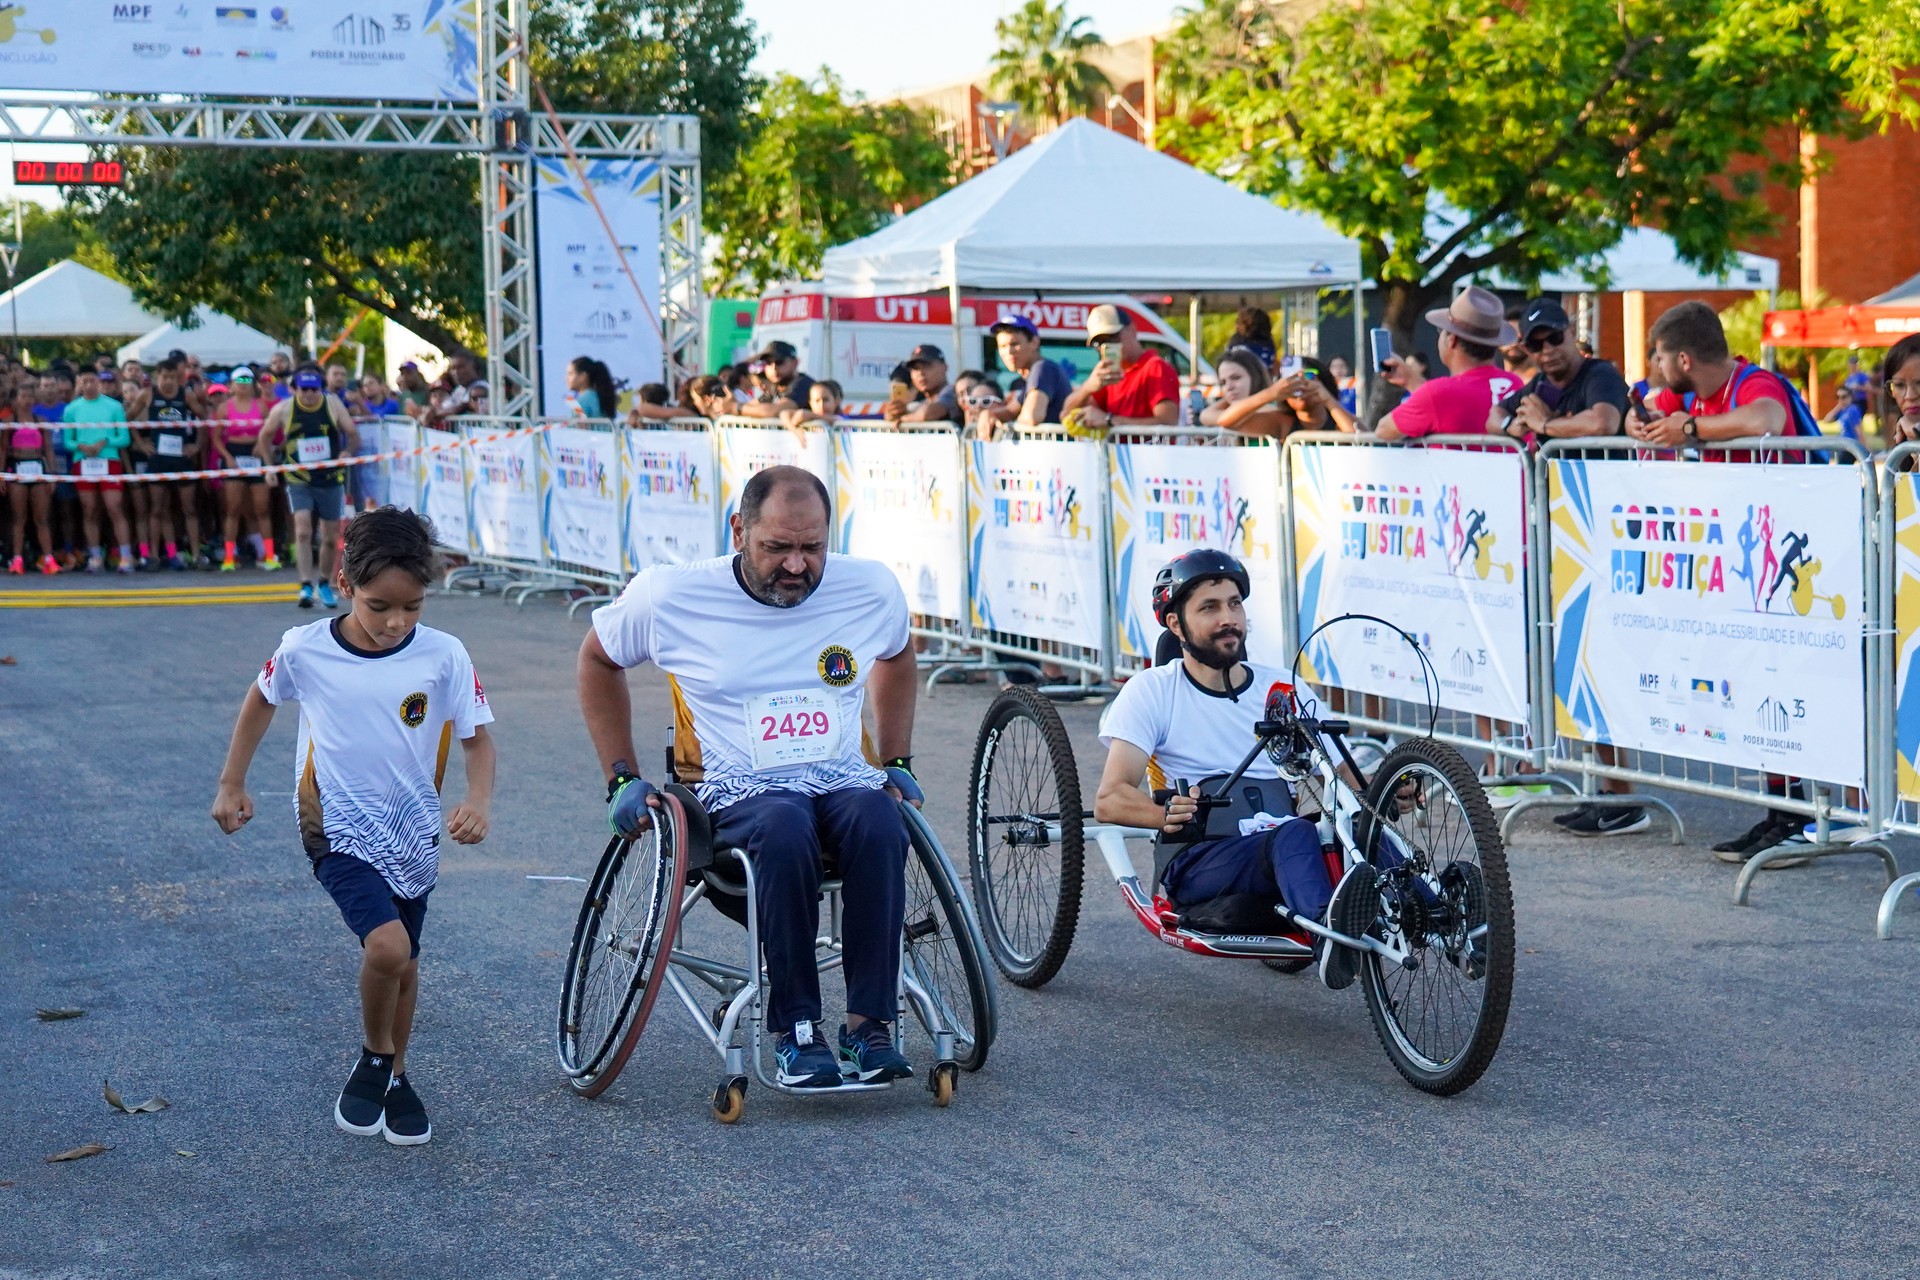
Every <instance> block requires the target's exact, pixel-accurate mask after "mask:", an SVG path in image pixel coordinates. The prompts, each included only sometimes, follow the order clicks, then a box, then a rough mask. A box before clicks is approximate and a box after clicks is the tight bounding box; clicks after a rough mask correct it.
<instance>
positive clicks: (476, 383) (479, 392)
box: [467, 378, 493, 398]
mask: <svg viewBox="0 0 1920 1280" xmlns="http://www.w3.org/2000/svg"><path fill="white" fill-rule="evenodd" d="M492 389H493V388H491V387H489V386H488V385H487V380H486V379H485V378H475V379H474V380H473V381H472V382H469V383H468V384H467V396H468V398H472V397H474V396H484V395H486V394H487V393H488V392H489V391H491V390H492Z"/></svg>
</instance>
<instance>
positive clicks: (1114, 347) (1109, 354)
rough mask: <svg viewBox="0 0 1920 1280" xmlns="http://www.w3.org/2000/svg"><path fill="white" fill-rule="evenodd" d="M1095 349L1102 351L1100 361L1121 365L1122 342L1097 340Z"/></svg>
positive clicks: (1116, 366) (1115, 366)
mask: <svg viewBox="0 0 1920 1280" xmlns="http://www.w3.org/2000/svg"><path fill="white" fill-rule="evenodd" d="M1093 349H1094V350H1095V351H1098V352H1099V353H1100V363H1101V364H1110V365H1112V366H1113V367H1114V368H1116V369H1118V368H1119V367H1120V344H1119V343H1117V342H1096V343H1094V345H1093Z"/></svg>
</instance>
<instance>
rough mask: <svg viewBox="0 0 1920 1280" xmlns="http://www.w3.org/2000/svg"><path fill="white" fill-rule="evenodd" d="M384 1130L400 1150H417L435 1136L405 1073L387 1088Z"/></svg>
mask: <svg viewBox="0 0 1920 1280" xmlns="http://www.w3.org/2000/svg"><path fill="white" fill-rule="evenodd" d="M382 1127H383V1130H384V1132H385V1133H386V1135H387V1141H388V1142H391V1143H392V1144H393V1145H394V1146H396V1147H417V1146H419V1145H420V1144H421V1143H423V1142H425V1141H426V1140H427V1139H428V1138H431V1137H432V1136H433V1126H432V1125H431V1124H429V1123H428V1122H427V1108H426V1106H425V1105H424V1104H422V1103H421V1101H420V1095H419V1094H417V1093H415V1092H414V1091H413V1084H412V1082H411V1081H409V1080H408V1079H407V1073H406V1072H404V1071H402V1072H401V1073H400V1074H399V1075H397V1076H395V1077H394V1078H393V1083H392V1084H391V1085H389V1086H387V1115H386V1121H385V1124H384V1125H383V1126H382Z"/></svg>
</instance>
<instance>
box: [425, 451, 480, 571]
mask: <svg viewBox="0 0 1920 1280" xmlns="http://www.w3.org/2000/svg"><path fill="white" fill-rule="evenodd" d="M420 447H421V448H423V449H425V450H426V451H427V452H425V453H423V454H421V455H420V505H419V506H418V507H417V508H415V510H417V511H419V513H420V514H421V515H423V516H425V517H426V518H427V519H428V520H430V521H432V522H433V533H434V537H435V539H436V540H438V542H439V544H440V545H441V546H443V547H451V548H452V549H453V550H455V551H459V552H462V553H470V552H472V550H473V534H472V530H471V529H470V528H469V527H468V525H467V451H466V449H464V448H463V447H461V444H460V434H459V432H457V431H442V430H440V429H439V428H438V427H422V428H420Z"/></svg>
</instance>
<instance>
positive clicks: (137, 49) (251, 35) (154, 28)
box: [0, 0, 480, 102]
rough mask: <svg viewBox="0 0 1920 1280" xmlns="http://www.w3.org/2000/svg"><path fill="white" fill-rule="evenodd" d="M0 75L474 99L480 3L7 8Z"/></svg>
mask: <svg viewBox="0 0 1920 1280" xmlns="http://www.w3.org/2000/svg"><path fill="white" fill-rule="evenodd" d="M0 23H3V24H4V26H0V31H4V33H5V36H6V38H5V39H4V40H3V41H0V80H4V81H5V82H6V84H7V85H8V86H9V87H10V88H15V89H73V90H78V91H80V92H83V93H201V94H212V95H219V94H247V95H257V96H260V97H271V98H317V99H319V100H321V101H323V102H339V101H342V100H346V99H355V98H384V99H386V100H388V101H390V102H397V101H407V100H410V99H411V100H422V101H438V102H474V101H477V100H478V99H479V96H480V82H479V72H480V45H479V35H478V30H479V28H478V26H477V21H476V18H475V0H383V2H382V3H381V4H379V5H369V4H364V3H362V2H361V0H300V2H299V3H298V4H266V3H260V0H244V3H239V4H216V3H211V2H210V0H192V2H191V3H185V4H182V3H177V2H176V0H135V2H131V3H130V2H129V0H26V2H25V3H13V4H0Z"/></svg>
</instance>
